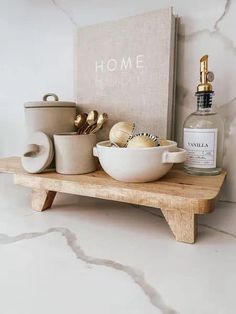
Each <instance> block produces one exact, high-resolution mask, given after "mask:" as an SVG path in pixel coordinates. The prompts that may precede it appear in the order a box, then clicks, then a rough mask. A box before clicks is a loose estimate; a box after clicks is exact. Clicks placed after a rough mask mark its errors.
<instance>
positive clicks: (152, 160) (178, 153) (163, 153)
mask: <svg viewBox="0 0 236 314" xmlns="http://www.w3.org/2000/svg"><path fill="white" fill-rule="evenodd" d="M166 143H167V145H165V146H158V147H147V148H119V147H118V148H117V147H111V144H110V142H109V141H104V142H99V143H97V145H96V147H94V149H93V154H94V156H96V157H98V158H99V161H100V164H101V166H102V168H103V170H104V171H105V172H106V173H107V174H109V175H110V176H111V177H112V178H114V179H116V180H119V181H124V182H149V181H155V180H158V179H160V178H161V177H163V176H164V175H165V174H167V172H168V171H169V170H170V169H171V168H172V166H173V164H174V163H181V162H184V161H185V159H186V151H185V150H184V149H181V148H177V143H176V142H173V141H167V142H166Z"/></svg>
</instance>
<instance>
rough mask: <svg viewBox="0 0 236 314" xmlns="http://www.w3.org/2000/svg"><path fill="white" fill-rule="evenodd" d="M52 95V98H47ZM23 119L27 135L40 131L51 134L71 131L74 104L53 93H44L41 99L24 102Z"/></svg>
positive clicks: (72, 127)
mask: <svg viewBox="0 0 236 314" xmlns="http://www.w3.org/2000/svg"><path fill="white" fill-rule="evenodd" d="M49 97H52V98H53V100H49ZM24 107H25V121H26V130H27V134H28V136H30V135H31V134H32V133H34V132H37V131H41V132H44V133H46V134H47V135H49V136H50V137H52V136H53V134H55V133H61V132H73V131H74V120H75V117H76V104H75V103H74V102H69V101H59V98H58V96H57V95H55V94H46V95H44V96H43V100H42V101H32V102H27V103H25V104H24Z"/></svg>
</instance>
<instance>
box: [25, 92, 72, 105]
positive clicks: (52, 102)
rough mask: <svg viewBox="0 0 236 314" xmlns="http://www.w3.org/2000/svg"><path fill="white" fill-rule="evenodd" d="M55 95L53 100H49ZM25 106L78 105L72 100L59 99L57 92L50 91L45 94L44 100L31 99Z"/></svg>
mask: <svg viewBox="0 0 236 314" xmlns="http://www.w3.org/2000/svg"><path fill="white" fill-rule="evenodd" d="M49 97H53V100H48V98H49ZM24 107H25V108H42V107H47V108H49V107H72V108H74V107H76V103H75V102H72V101H59V98H58V96H57V95H56V94H53V93H49V94H46V95H44V96H43V100H42V101H29V102H26V103H25V104H24Z"/></svg>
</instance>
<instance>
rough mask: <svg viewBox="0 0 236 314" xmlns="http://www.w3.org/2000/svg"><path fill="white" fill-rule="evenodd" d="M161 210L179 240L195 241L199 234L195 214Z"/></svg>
mask: <svg viewBox="0 0 236 314" xmlns="http://www.w3.org/2000/svg"><path fill="white" fill-rule="evenodd" d="M161 211H162V213H163V215H164V217H165V219H166V221H167V222H168V224H169V227H170V229H171V231H172V232H173V234H174V236H175V239H176V240H177V241H180V242H186V243H194V242H195V238H196V234H197V217H196V215H195V214H193V213H187V212H181V211H177V210H161Z"/></svg>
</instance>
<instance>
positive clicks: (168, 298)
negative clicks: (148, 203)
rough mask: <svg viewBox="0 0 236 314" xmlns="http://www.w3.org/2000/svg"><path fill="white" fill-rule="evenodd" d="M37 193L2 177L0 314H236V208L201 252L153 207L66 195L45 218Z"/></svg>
mask: <svg viewBox="0 0 236 314" xmlns="http://www.w3.org/2000/svg"><path fill="white" fill-rule="evenodd" d="M29 193H30V191H29V190H28V189H25V188H23V187H20V186H15V185H14V184H13V182H12V177H11V176H9V175H3V174H1V175H0V199H1V202H0V296H1V302H0V313H4V314H32V313H34V314H41V313H44V314H52V313H53V314H54V313H57V314H65V313H70V314H77V313H83V314H92V313H96V314H97V313H98V314H100V313H101V314H111V313H112V314H152V313H153V314H154V313H165V314H167V313H168V314H169V313H182V314H190V313H191V314H211V313H212V314H231V313H232V314H233V313H235V310H234V309H235V306H236V298H235V283H236V272H235V265H236V226H235V223H234V221H236V210H235V209H236V204H235V203H224V202H219V203H218V204H217V208H216V210H215V212H214V213H212V214H209V215H207V216H203V217H200V219H199V236H198V239H197V242H196V243H195V244H193V245H191V244H184V243H178V242H176V241H175V240H174V238H173V235H172V234H171V231H170V229H169V228H168V226H167V224H166V222H165V220H164V219H163V218H162V217H161V213H160V212H159V211H158V210H155V209H152V208H146V207H135V206H132V205H129V204H121V203H115V202H111V201H102V200H97V199H91V198H85V197H76V196H71V195H59V196H57V199H56V201H55V204H54V206H53V208H52V209H50V210H48V211H45V212H42V213H40V212H34V211H32V210H31V208H30V202H29V197H28V196H29Z"/></svg>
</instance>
